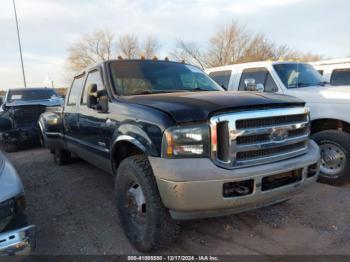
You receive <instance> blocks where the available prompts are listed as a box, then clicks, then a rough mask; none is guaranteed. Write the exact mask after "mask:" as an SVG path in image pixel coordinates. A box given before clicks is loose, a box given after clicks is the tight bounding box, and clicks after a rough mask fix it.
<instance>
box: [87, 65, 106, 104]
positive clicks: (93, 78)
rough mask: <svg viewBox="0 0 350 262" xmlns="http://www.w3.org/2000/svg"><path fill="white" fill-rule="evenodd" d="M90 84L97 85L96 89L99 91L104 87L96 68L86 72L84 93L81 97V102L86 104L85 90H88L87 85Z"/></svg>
mask: <svg viewBox="0 0 350 262" xmlns="http://www.w3.org/2000/svg"><path fill="white" fill-rule="evenodd" d="M90 84H96V85H97V91H100V90H103V89H104V86H103V82H102V78H101V74H100V71H98V70H96V71H93V72H90V73H89V74H88V76H87V79H86V82H85V87H84V94H83V98H82V103H83V104H86V101H87V90H88V88H87V87H88V86H89V85H90Z"/></svg>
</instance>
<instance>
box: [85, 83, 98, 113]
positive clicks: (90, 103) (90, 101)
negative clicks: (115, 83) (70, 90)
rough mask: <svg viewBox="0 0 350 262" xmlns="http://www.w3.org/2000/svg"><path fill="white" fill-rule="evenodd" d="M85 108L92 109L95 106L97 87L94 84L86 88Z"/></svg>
mask: <svg viewBox="0 0 350 262" xmlns="http://www.w3.org/2000/svg"><path fill="white" fill-rule="evenodd" d="M87 89H88V90H87V92H86V96H87V99H86V101H87V107H89V108H94V107H95V106H96V105H97V85H96V84H90V85H88V87H87Z"/></svg>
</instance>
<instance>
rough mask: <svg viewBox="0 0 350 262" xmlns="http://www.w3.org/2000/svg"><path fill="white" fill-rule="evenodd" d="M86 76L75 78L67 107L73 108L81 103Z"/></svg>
mask: <svg viewBox="0 0 350 262" xmlns="http://www.w3.org/2000/svg"><path fill="white" fill-rule="evenodd" d="M83 81H84V75H81V76H78V77H76V78H74V80H73V83H72V86H71V88H70V91H69V96H68V100H67V101H68V102H67V105H70V106H73V105H76V104H77V101H79V98H80V95H81V90H82V88H83Z"/></svg>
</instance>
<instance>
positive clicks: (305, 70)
mask: <svg viewBox="0 0 350 262" xmlns="http://www.w3.org/2000/svg"><path fill="white" fill-rule="evenodd" d="M273 67H274V68H275V70H276V72H277V74H278V76H279V78H280V79H281V81H282V82H283V84H284V85H285V86H286V87H287V88H298V87H308V86H316V85H324V82H323V80H322V76H321V75H320V73H318V72H317V71H316V70H315V69H314V68H313V67H312V66H311V65H308V64H299V63H295V64H277V65H274V66H273Z"/></svg>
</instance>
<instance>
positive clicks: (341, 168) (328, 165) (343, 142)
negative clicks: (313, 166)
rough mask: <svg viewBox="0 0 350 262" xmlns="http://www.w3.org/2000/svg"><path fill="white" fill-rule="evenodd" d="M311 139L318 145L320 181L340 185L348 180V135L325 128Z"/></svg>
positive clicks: (349, 148)
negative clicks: (319, 152)
mask: <svg viewBox="0 0 350 262" xmlns="http://www.w3.org/2000/svg"><path fill="white" fill-rule="evenodd" d="M312 139H314V140H315V142H316V143H317V144H318V145H319V146H320V150H321V173H320V182H324V183H327V184H331V185H342V184H344V183H346V182H348V181H349V180H350V173H349V172H350V159H349V153H350V135H349V134H348V133H345V132H343V131H338V130H326V131H321V132H318V133H315V134H314V135H313V136H312Z"/></svg>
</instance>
